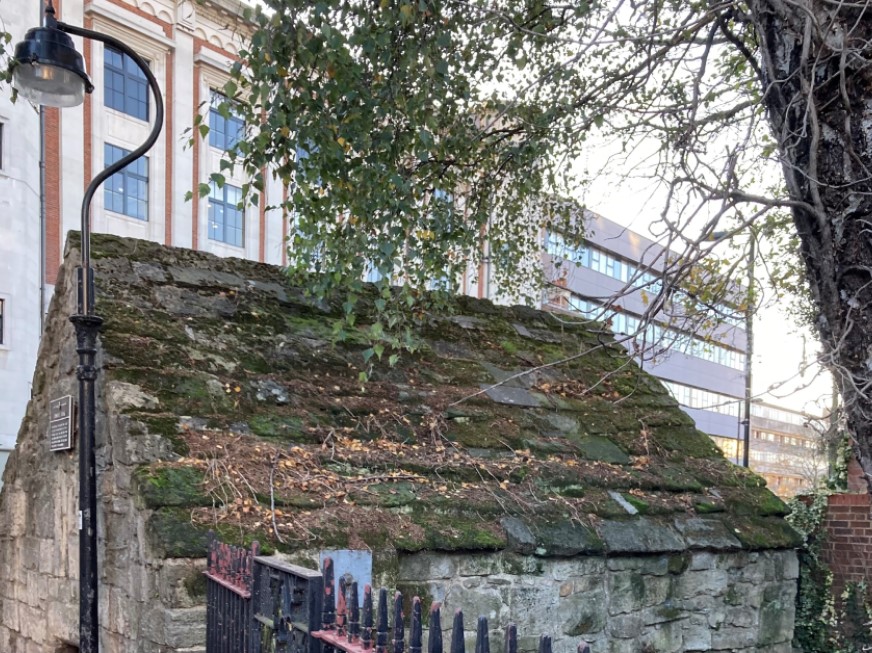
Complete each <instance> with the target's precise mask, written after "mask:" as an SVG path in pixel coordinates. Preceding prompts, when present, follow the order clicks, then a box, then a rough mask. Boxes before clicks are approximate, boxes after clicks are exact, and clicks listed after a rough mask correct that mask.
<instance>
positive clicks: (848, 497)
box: [824, 460, 872, 597]
mask: <svg viewBox="0 0 872 653" xmlns="http://www.w3.org/2000/svg"><path fill="white" fill-rule="evenodd" d="M824 528H825V530H826V533H827V542H826V548H825V550H824V559H825V560H826V562H827V564H828V565H829V567H830V569H831V570H832V572H833V591H834V593H835V595H836V596H837V597H838V596H839V595H840V594H841V593H842V590H843V589H844V588H845V585H846V584H847V583H849V582H856V581H861V580H864V579H865V580H867V581H872V496H870V495H869V491H868V486H867V485H866V480H865V478H864V477H863V472H862V470H861V469H860V466H859V465H858V464H857V462H856V461H854V460H851V462H850V464H849V465H848V492H846V493H844V494H834V495H832V496H831V497H829V501H828V505H827V517H826V521H825V522H824Z"/></svg>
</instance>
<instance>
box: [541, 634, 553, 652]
mask: <svg viewBox="0 0 872 653" xmlns="http://www.w3.org/2000/svg"><path fill="white" fill-rule="evenodd" d="M539 653H551V635H541V636H540V637H539Z"/></svg>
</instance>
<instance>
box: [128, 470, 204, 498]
mask: <svg viewBox="0 0 872 653" xmlns="http://www.w3.org/2000/svg"><path fill="white" fill-rule="evenodd" d="M136 480H137V489H138V492H139V496H140V497H142V499H143V501H144V502H145V505H146V506H147V507H149V508H162V507H170V506H185V507H195V506H208V505H211V504H212V500H211V499H210V498H209V497H208V496H207V495H206V493H205V491H204V490H203V473H202V472H201V471H200V470H199V469H196V468H193V467H156V468H148V467H143V468H140V469H138V470H137V472H136Z"/></svg>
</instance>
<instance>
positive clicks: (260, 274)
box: [68, 236, 797, 556]
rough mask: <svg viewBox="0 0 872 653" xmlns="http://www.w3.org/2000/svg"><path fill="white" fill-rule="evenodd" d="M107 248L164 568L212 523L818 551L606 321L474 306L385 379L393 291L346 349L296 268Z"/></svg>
mask: <svg viewBox="0 0 872 653" xmlns="http://www.w3.org/2000/svg"><path fill="white" fill-rule="evenodd" d="M75 255H76V253H75V251H73V257H74V258H75ZM93 257H94V264H95V267H96V279H97V312H98V314H100V315H101V316H102V317H103V318H104V320H105V323H104V325H103V328H102V334H101V346H102V351H101V361H102V366H103V374H102V375H101V377H100V383H101V388H100V390H99V391H98V397H99V398H100V401H102V402H103V404H104V407H105V409H106V410H108V412H109V414H110V416H112V418H113V420H114V423H116V424H120V425H121V426H119V427H115V428H116V429H118V428H120V429H122V430H124V431H126V433H125V434H124V437H123V438H119V437H117V436H112V437H113V438H114V440H113V442H114V447H115V449H116V454H114V455H113V458H114V459H116V460H118V461H120V460H124V461H127V462H128V463H129V464H134V465H137V466H138V467H137V471H136V474H135V483H134V487H135V491H136V492H138V493H139V495H140V496H141V499H142V504H143V505H144V507H145V509H146V510H148V511H151V516H150V518H149V519H150V526H151V528H150V531H151V537H153V538H154V542H153V543H154V544H155V545H156V546H157V548H158V550H159V551H161V552H162V553H163V554H164V555H167V556H196V555H202V553H203V546H204V541H205V540H204V534H205V532H206V531H207V529H209V528H213V529H217V530H219V532H221V533H222V535H223V536H224V537H225V539H229V540H235V541H239V540H244V541H249V540H252V539H258V540H260V542H261V543H262V545H263V544H265V545H266V546H267V549H269V548H277V549H282V550H286V551H294V550H302V549H312V548H317V547H324V546H327V547H330V546H333V547H335V546H340V547H352V548H357V547H370V548H373V549H378V548H380V547H394V548H396V549H397V550H401V551H416V550H423V549H429V550H504V549H505V550H511V551H515V552H519V553H525V554H535V555H540V556H567V555H575V554H612V553H633V552H640V553H648V552H659V551H682V550H686V549H689V548H704V549H715V550H722V549H742V548H744V549H765V548H782V547H791V546H794V545H795V544H796V543H797V540H796V534H795V533H794V532H793V531H792V530H791V529H790V528H789V527H788V526H787V525H786V523H785V522H784V521H783V520H782V518H781V516H782V515H783V514H784V511H785V507H784V504H783V503H782V502H781V501H780V500H779V499H777V498H776V497H775V496H774V495H773V494H771V493H770V492H769V491H768V490H766V489H765V488H764V487H763V482H762V480H761V479H760V478H759V477H757V476H755V475H753V474H751V473H749V472H748V471H746V470H744V469H742V468H739V467H736V466H734V465H732V464H730V463H729V462H728V461H726V460H725V459H724V457H723V456H722V454H721V453H720V452H719V450H718V449H717V448H716V447H715V445H714V444H713V443H712V441H711V440H710V439H709V438H708V437H707V436H705V435H704V434H702V433H701V432H699V431H698V430H696V429H695V427H694V424H693V422H692V421H691V420H690V418H689V417H687V416H686V415H685V414H684V413H683V412H682V411H681V410H680V409H679V408H678V406H677V404H676V402H675V401H674V400H673V399H672V398H671V397H670V395H669V394H668V393H667V391H666V390H665V389H664V388H663V387H662V386H661V385H660V383H659V382H658V381H656V380H655V379H654V378H653V377H651V376H650V375H648V374H646V373H644V372H642V371H641V370H640V369H639V368H638V366H637V365H636V364H635V363H633V362H632V361H631V360H630V359H629V358H628V357H627V355H626V353H625V351H624V349H623V348H622V347H620V346H619V345H617V344H615V343H614V341H613V340H612V338H611V336H610V335H609V334H608V332H607V330H604V329H602V328H601V325H598V324H595V323H590V322H583V321H578V320H574V319H572V318H568V317H566V316H556V315H553V314H549V313H545V312H539V311H535V310H531V309H528V308H523V307H512V308H506V307H499V306H495V305H493V304H492V303H490V302H488V301H481V300H475V299H470V298H468V297H460V298H458V300H457V310H456V313H455V314H453V315H427V316H425V317H424V319H423V321H422V323H421V325H420V328H419V329H418V331H417V334H416V337H417V338H418V339H419V348H418V349H417V351H416V352H415V353H413V354H409V353H404V354H402V355H401V357H400V359H399V362H398V363H397V364H396V365H395V366H394V367H390V366H388V365H387V363H385V364H379V365H377V367H376V368H375V370H374V372H373V374H372V375H371V378H370V380H369V381H368V382H367V383H366V384H365V385H362V384H361V383H360V381H359V379H358V375H359V372H360V370H361V369H363V368H364V365H365V363H364V358H363V351H364V350H365V349H366V347H367V346H368V345H367V343H366V339H365V338H364V337H363V335H362V334H363V332H364V331H365V330H366V328H367V325H368V321H367V306H370V305H371V303H370V302H371V301H372V299H373V298H372V297H370V298H367V297H366V296H365V297H364V298H363V299H362V300H361V302H360V314H359V316H358V320H357V325H358V326H359V327H360V328H361V332H360V333H361V335H360V337H356V336H354V334H352V336H351V337H350V338H349V339H347V340H346V341H344V342H342V343H335V342H334V339H333V323H334V320H335V318H336V317H338V316H339V315H340V313H341V307H340V305H339V304H338V303H337V305H332V304H329V303H317V302H315V301H313V300H311V299H310V298H307V297H306V296H305V294H304V293H303V292H302V291H300V290H299V289H297V288H292V287H290V286H289V284H288V282H287V280H286V277H285V275H284V273H283V271H282V270H281V269H279V268H277V267H272V266H268V265H263V264H258V263H253V262H250V261H243V260H238V259H230V258H217V257H214V256H211V255H209V254H205V253H201V252H194V251H190V250H184V249H172V248H166V247H163V246H160V245H157V244H155V243H152V242H147V241H140V240H132V239H122V238H117V237H112V236H95V237H94V241H93ZM68 260H69V259H68ZM385 358H387V356H385ZM559 361H562V362H559ZM119 447H120V448H121V449H120V450H119Z"/></svg>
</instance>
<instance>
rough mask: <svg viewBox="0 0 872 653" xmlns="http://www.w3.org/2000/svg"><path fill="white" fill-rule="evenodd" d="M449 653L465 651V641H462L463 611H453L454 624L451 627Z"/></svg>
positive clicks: (463, 652) (462, 652) (464, 652)
mask: <svg viewBox="0 0 872 653" xmlns="http://www.w3.org/2000/svg"><path fill="white" fill-rule="evenodd" d="M451 653H466V643H465V642H464V641H463V612H462V611H461V610H457V611H456V612H455V613H454V625H453V626H452V628H451Z"/></svg>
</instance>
